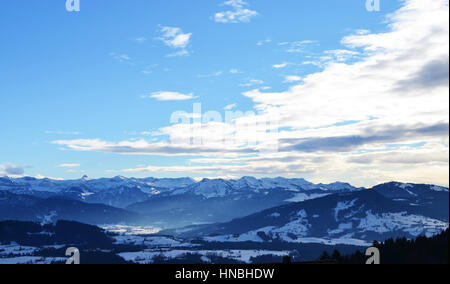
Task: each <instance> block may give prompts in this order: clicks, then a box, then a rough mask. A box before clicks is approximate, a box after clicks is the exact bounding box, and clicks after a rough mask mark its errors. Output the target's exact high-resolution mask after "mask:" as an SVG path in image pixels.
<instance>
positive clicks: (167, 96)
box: [142, 92, 195, 101]
mask: <svg viewBox="0 0 450 284" xmlns="http://www.w3.org/2000/svg"><path fill="white" fill-rule="evenodd" d="M142 98H152V99H156V100H158V101H186V100H191V99H194V98H195V97H194V94H193V93H189V94H182V93H178V92H156V93H153V94H151V95H148V96H143V97H142Z"/></svg>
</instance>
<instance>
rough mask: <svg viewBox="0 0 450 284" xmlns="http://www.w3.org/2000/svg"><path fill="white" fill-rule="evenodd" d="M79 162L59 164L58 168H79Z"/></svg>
mask: <svg viewBox="0 0 450 284" xmlns="http://www.w3.org/2000/svg"><path fill="white" fill-rule="evenodd" d="M80 166H81V165H80V164H60V165H58V168H79V167H80Z"/></svg>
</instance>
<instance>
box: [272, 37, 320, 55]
mask: <svg viewBox="0 0 450 284" xmlns="http://www.w3.org/2000/svg"><path fill="white" fill-rule="evenodd" d="M317 44H319V43H318V42H317V41H315V40H301V41H293V42H281V43H279V44H278V45H279V46H282V47H285V50H286V52H289V53H303V52H306V51H308V49H309V48H310V47H311V46H313V45H317Z"/></svg>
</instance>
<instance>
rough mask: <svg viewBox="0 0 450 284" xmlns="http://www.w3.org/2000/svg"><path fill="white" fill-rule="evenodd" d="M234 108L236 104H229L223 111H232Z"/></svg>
mask: <svg viewBox="0 0 450 284" xmlns="http://www.w3.org/2000/svg"><path fill="white" fill-rule="evenodd" d="M236 107H237V104H231V105H227V106H225V107H224V108H223V109H224V110H232V109H234V108H236Z"/></svg>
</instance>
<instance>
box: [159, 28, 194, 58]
mask: <svg viewBox="0 0 450 284" xmlns="http://www.w3.org/2000/svg"><path fill="white" fill-rule="evenodd" d="M160 32H161V37H160V38H158V39H159V40H161V41H162V42H163V43H164V44H165V45H167V46H168V47H170V48H173V49H179V50H178V51H177V52H174V53H171V54H169V55H167V56H168V57H176V56H187V55H189V54H190V53H189V51H188V50H187V47H188V46H189V44H190V43H191V38H192V33H184V32H183V30H182V29H181V28H177V27H166V26H160Z"/></svg>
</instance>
